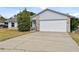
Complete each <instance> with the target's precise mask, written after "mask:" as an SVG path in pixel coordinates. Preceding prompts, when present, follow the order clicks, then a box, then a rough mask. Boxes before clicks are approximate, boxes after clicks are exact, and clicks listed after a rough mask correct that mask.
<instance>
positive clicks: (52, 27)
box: [40, 20, 67, 32]
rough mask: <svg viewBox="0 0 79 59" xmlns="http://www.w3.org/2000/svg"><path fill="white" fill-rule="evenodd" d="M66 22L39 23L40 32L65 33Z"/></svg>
mask: <svg viewBox="0 0 79 59" xmlns="http://www.w3.org/2000/svg"><path fill="white" fill-rule="evenodd" d="M66 28H67V20H56V21H55V20H54V21H40V31H54V32H66V31H67V29H66Z"/></svg>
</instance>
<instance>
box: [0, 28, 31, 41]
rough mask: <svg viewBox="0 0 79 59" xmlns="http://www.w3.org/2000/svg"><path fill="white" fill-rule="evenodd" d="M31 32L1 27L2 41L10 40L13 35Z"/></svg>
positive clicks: (0, 39)
mask: <svg viewBox="0 0 79 59" xmlns="http://www.w3.org/2000/svg"><path fill="white" fill-rule="evenodd" d="M28 33H30V32H19V31H17V30H9V29H0V41H4V40H8V39H10V38H13V37H17V36H20V35H24V34H28Z"/></svg>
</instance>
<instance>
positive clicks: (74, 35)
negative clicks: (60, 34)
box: [69, 33, 79, 45]
mask: <svg viewBox="0 0 79 59" xmlns="http://www.w3.org/2000/svg"><path fill="white" fill-rule="evenodd" d="M69 34H70V35H71V37H72V38H73V39H74V40H75V41H76V43H77V44H78V45H79V33H69Z"/></svg>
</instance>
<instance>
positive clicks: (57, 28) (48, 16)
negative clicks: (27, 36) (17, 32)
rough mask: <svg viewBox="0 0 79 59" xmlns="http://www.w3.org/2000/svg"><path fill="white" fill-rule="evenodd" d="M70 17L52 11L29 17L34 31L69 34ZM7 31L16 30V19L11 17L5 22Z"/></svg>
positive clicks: (46, 10)
mask: <svg viewBox="0 0 79 59" xmlns="http://www.w3.org/2000/svg"><path fill="white" fill-rule="evenodd" d="M71 17H72V16H70V15H68V14H63V13H60V12H57V11H54V10H50V9H45V10H43V11H42V12H40V13H38V14H36V15H34V16H32V17H31V21H32V28H31V30H34V31H50V32H51V31H52V32H70V30H71V29H70V27H71V26H70V24H71V22H70V21H71ZM6 22H7V23H8V28H9V29H17V26H18V23H17V18H16V17H13V18H11V19H9V20H7V21H6Z"/></svg>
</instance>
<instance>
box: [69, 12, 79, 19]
mask: <svg viewBox="0 0 79 59" xmlns="http://www.w3.org/2000/svg"><path fill="white" fill-rule="evenodd" d="M70 15H72V16H75V17H78V18H79V13H72V14H70Z"/></svg>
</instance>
